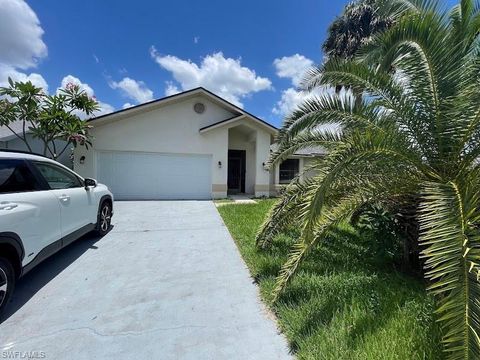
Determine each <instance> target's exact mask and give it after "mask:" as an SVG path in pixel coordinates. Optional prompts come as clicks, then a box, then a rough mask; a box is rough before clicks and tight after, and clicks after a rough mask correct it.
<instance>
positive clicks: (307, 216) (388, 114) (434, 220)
mask: <svg viewBox="0 0 480 360" xmlns="http://www.w3.org/2000/svg"><path fill="white" fill-rule="evenodd" d="M379 11H381V13H382V14H383V16H388V17H391V18H392V19H394V21H395V24H394V25H393V26H392V27H391V28H389V29H388V30H385V31H383V32H380V33H377V34H376V35H374V36H373V37H372V39H371V41H369V42H368V44H365V45H364V46H363V47H362V48H361V49H360V51H359V52H357V54H356V55H355V56H354V57H352V58H351V59H340V58H338V57H331V58H330V59H329V60H328V61H327V62H326V63H324V64H323V65H321V66H319V67H318V68H316V69H312V70H311V71H310V72H309V73H308V75H307V77H306V79H305V80H304V83H303V87H304V89H307V90H312V89H314V88H316V87H319V86H324V85H328V86H334V87H335V86H338V85H345V86H348V87H349V88H352V89H356V91H358V92H360V93H362V94H364V96H363V98H362V101H355V99H352V97H351V96H348V95H345V94H342V93H333V94H332V93H323V94H322V95H320V96H317V97H315V98H311V99H309V100H306V101H305V102H304V103H303V104H302V105H301V106H300V107H299V108H298V109H297V110H296V111H294V112H293V113H292V114H291V115H289V116H288V117H287V118H286V119H285V121H284V124H283V126H282V129H281V130H280V132H279V135H278V143H279V146H278V150H277V151H276V152H275V153H273V154H272V156H271V159H270V164H278V163H279V162H280V161H282V160H283V159H285V158H286V157H287V156H289V155H291V154H293V153H294V152H295V151H297V150H298V149H302V148H308V147H311V146H312V145H317V146H323V147H325V148H327V149H328V150H329V153H328V155H327V156H326V157H325V158H323V159H321V160H320V159H319V160H317V161H316V162H315V163H314V165H313V166H312V167H313V169H315V170H316V175H315V176H314V177H312V178H310V179H309V180H308V181H306V182H304V183H301V182H300V181H299V180H298V181H294V182H293V183H292V184H291V185H290V186H289V187H288V188H287V189H286V191H285V193H284V195H283V197H282V199H281V200H280V201H279V202H278V204H277V205H276V206H275V207H274V208H273V209H272V212H271V213H270V215H269V217H268V218H267V220H266V221H265V223H264V224H263V226H262V228H261V229H260V231H259V234H258V237H257V242H258V245H259V246H260V247H263V248H266V247H268V246H269V244H270V242H271V241H272V239H273V238H274V236H275V234H277V233H279V232H280V231H282V230H283V229H285V228H286V227H287V226H290V225H291V224H292V223H295V224H297V225H298V224H300V227H301V229H302V234H301V236H300V238H299V239H298V241H297V243H296V245H295V246H294V248H293V249H292V252H291V254H290V256H289V259H288V261H287V262H286V263H285V265H284V266H283V268H282V270H281V272H280V274H279V276H278V279H277V286H276V288H275V294H276V296H280V295H281V293H282V291H284V289H285V288H286V286H287V285H288V283H289V281H290V280H291V279H292V277H293V276H294V275H295V273H296V272H297V271H298V269H299V268H300V267H301V263H302V261H303V259H304V258H305V257H306V256H307V255H308V253H309V252H310V251H311V249H312V248H313V247H314V246H315V245H316V244H317V243H319V242H321V241H322V240H323V239H324V237H325V235H326V234H327V233H328V231H329V230H330V229H331V228H332V227H333V226H335V225H336V224H337V223H338V222H340V221H343V220H344V219H348V218H349V217H350V216H351V215H352V213H354V212H355V211H356V210H358V209H359V207H361V206H363V205H364V204H365V203H368V202H375V203H378V204H381V203H382V202H391V201H392V199H408V198H412V199H416V200H415V201H417V202H418V207H416V209H417V211H416V213H415V216H416V219H417V221H418V223H419V225H420V235H419V242H420V245H421V248H422V251H421V257H422V258H423V260H424V264H425V265H424V266H425V277H426V278H427V280H428V281H429V284H430V285H429V291H430V292H431V293H432V294H433V295H434V296H435V297H436V299H437V304H438V306H437V310H436V312H437V315H438V319H439V321H440V322H441V325H442V329H443V331H444V337H443V342H444V345H445V351H446V353H447V354H448V357H449V358H450V359H479V358H480V338H479V335H480V282H479V277H480V271H479V270H480V207H479V200H480V164H479V162H478V158H479V155H480V87H479V83H480V59H479V50H480V42H479V33H480V5H479V3H478V2H477V1H474V0H462V1H461V2H460V3H459V4H458V5H457V6H455V7H453V8H452V9H446V8H445V7H444V6H443V5H442V4H440V3H438V2H437V1H434V0H393V1H384V2H382V3H381V4H380V5H379ZM332 123H339V124H340V125H341V127H342V130H341V131H340V132H338V133H332V132H328V131H320V130H319V128H320V127H321V126H323V125H327V124H332ZM310 170H311V169H310Z"/></svg>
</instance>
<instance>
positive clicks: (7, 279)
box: [0, 257, 15, 314]
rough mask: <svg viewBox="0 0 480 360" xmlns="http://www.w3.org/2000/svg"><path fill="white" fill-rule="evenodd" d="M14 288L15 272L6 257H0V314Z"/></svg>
mask: <svg viewBox="0 0 480 360" xmlns="http://www.w3.org/2000/svg"><path fill="white" fill-rule="evenodd" d="M14 288H15V272H14V270H13V266H12V264H11V263H10V261H8V260H7V259H5V258H3V257H0V314H2V312H3V310H4V309H5V307H6V306H7V303H8V301H9V300H10V297H11V296H12V293H13V289H14Z"/></svg>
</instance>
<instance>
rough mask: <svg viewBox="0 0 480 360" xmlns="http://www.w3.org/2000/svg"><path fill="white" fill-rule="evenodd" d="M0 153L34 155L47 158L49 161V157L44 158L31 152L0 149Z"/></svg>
mask: <svg viewBox="0 0 480 360" xmlns="http://www.w3.org/2000/svg"><path fill="white" fill-rule="evenodd" d="M0 152H7V153H19V154H27V155H35V156H41V157H44V158H47V159H49V157H48V156H45V155H42V154H38V153H34V152H31V151H25V150H13V149H0Z"/></svg>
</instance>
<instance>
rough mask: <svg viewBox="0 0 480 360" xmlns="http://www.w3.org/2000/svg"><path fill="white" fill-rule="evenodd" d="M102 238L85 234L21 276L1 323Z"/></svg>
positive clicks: (0, 318) (0, 320)
mask: <svg viewBox="0 0 480 360" xmlns="http://www.w3.org/2000/svg"><path fill="white" fill-rule="evenodd" d="M112 228H113V226H112ZM110 230H111V229H110ZM101 239H102V237H99V236H96V235H92V234H87V235H84V236H82V237H81V238H80V239H78V240H77V241H74V242H73V243H72V244H69V245H68V246H66V247H65V248H63V249H61V250H60V251H58V252H57V253H55V254H54V255H52V256H51V257H49V258H48V259H46V260H45V261H43V262H42V263H40V264H39V265H38V266H36V267H34V268H33V269H32V270H31V271H30V272H29V273H27V274H26V275H25V276H23V277H21V278H20V279H19V280H18V281H17V284H16V288H15V291H14V293H13V296H12V298H11V299H10V303H9V304H8V306H7V307H6V309H5V312H4V314H3V315H2V316H1V317H0V324H2V323H3V322H4V321H6V320H7V319H8V318H9V317H10V316H12V315H13V314H15V313H16V312H17V311H18V310H20V309H21V308H22V306H23V305H25V304H26V303H27V302H28V301H29V300H30V299H31V298H32V297H33V296H34V295H35V294H36V293H37V292H38V291H39V290H40V289H41V288H42V287H44V286H45V285H46V284H48V283H49V282H50V281H52V280H53V279H54V278H55V277H56V276H57V275H58V274H60V273H61V272H62V271H63V270H65V269H66V268H67V267H68V266H70V265H71V264H72V263H73V262H74V261H75V260H77V259H78V258H79V257H80V256H82V255H83V254H84V253H85V252H86V251H87V250H89V249H93V250H96V249H97V246H95V243H96V242H98V241H99V240H101Z"/></svg>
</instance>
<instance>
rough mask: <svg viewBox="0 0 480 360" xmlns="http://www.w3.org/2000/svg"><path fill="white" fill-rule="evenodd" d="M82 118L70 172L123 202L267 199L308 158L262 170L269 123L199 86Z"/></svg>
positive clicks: (299, 156) (301, 156) (274, 131)
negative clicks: (84, 126) (81, 140)
mask: <svg viewBox="0 0 480 360" xmlns="http://www.w3.org/2000/svg"><path fill="white" fill-rule="evenodd" d="M89 121H90V124H91V125H92V129H91V134H92V136H93V146H92V147H90V148H89V149H86V148H85V147H77V148H76V149H75V151H74V170H75V171H77V172H78V173H79V174H81V175H82V176H84V177H91V178H95V179H97V180H98V181H99V182H101V183H104V184H106V185H108V186H109V188H110V189H111V190H112V192H113V194H114V195H115V197H116V198H117V199H123V200H128V199H139V200H141V199H211V198H225V197H227V195H228V194H235V193H246V194H252V195H255V196H257V197H261V196H271V195H274V194H275V193H276V191H277V190H278V188H279V187H280V186H281V185H282V184H283V183H288V182H289V181H290V180H291V179H292V178H293V177H294V176H295V175H296V174H297V173H299V172H302V170H303V168H304V167H305V166H307V164H308V162H309V161H310V160H311V157H312V153H310V152H304V153H299V154H295V155H294V156H292V157H291V158H290V159H288V160H286V161H285V162H284V163H283V164H281V165H280V166H277V167H276V168H275V169H274V170H273V171H268V170H267V169H266V167H265V163H266V162H267V160H268V158H269V155H270V152H271V147H272V145H273V143H274V139H275V135H276V134H277V128H275V127H274V126H272V125H270V124H268V123H267V122H265V121H263V120H261V119H259V118H258V117H256V116H254V115H252V114H250V113H248V112H246V111H245V110H243V109H241V108H239V107H237V106H235V105H233V104H231V103H230V102H228V101H226V100H224V99H222V98H221V97H219V96H217V95H215V94H213V93H211V92H210V91H208V90H206V89H204V88H196V89H193V90H189V91H185V92H183V93H180V94H176V95H173V96H169V97H165V98H162V99H159V100H154V101H151V102H148V103H145V104H141V105H138V106H134V107H131V108H127V109H124V110H120V111H117V112H113V113H111V114H107V115H103V116H99V117H96V118H93V119H91V120H89Z"/></svg>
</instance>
